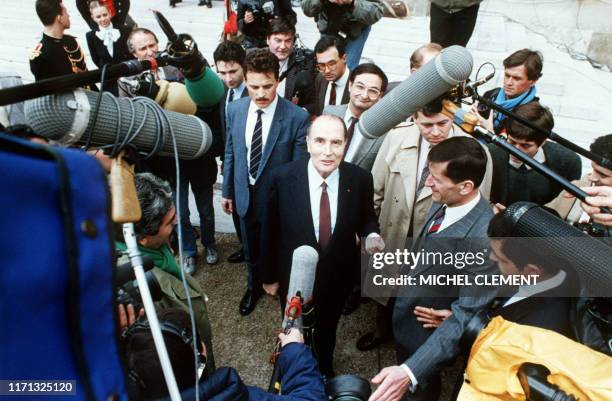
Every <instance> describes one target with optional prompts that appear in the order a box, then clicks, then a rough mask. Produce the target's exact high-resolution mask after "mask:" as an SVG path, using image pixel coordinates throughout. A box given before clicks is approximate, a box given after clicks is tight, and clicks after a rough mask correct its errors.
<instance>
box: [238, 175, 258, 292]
mask: <svg viewBox="0 0 612 401" xmlns="http://www.w3.org/2000/svg"><path fill="white" fill-rule="evenodd" d="M253 193H254V190H253V186H251V185H249V208H248V209H247V212H246V214H245V215H244V217H241V218H240V231H241V235H242V248H243V250H244V259H245V261H246V265H247V269H248V276H247V288H248V289H250V290H253V291H262V287H261V283H262V282H261V276H260V274H259V268H258V262H259V247H260V241H261V222H260V220H259V219H258V214H257V211H256V210H255V208H254V207H253Z"/></svg>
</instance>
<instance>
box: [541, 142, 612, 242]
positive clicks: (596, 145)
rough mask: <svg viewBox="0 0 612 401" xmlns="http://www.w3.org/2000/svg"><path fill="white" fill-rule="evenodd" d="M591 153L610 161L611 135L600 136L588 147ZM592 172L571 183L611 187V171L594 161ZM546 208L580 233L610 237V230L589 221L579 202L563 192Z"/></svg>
mask: <svg viewBox="0 0 612 401" xmlns="http://www.w3.org/2000/svg"><path fill="white" fill-rule="evenodd" d="M590 150H591V152H593V153H595V154H597V155H599V156H601V157H604V158H606V159H612V134H609V135H604V136H600V137H599V138H597V139H595V141H594V142H593V143H592V144H591V146H590ZM591 166H592V167H593V170H592V171H591V172H590V173H588V174H586V175H585V176H583V177H582V178H581V179H580V180H576V181H572V183H573V184H574V185H576V186H579V187H598V186H608V187H611V186H612V170H610V169H608V168H605V167H603V166H600V165H599V164H597V163H595V162H594V161H592V162H591ZM546 206H548V207H550V208H551V209H554V210H555V211H557V213H559V215H560V216H561V218H562V219H564V220H566V221H567V222H568V223H570V224H573V225H574V226H576V227H578V228H580V229H581V230H582V231H584V232H586V233H587V234H589V235H593V236H607V237H610V236H612V230H611V229H606V228H605V227H603V226H601V225H600V224H598V223H594V222H593V221H591V218H590V217H589V216H588V214H587V213H586V212H584V211H583V210H582V208H581V207H580V201H578V200H577V199H576V198H574V197H573V196H572V195H569V194H568V192H567V191H563V192H561V193H560V194H559V196H557V197H556V198H555V199H554V200H553V201H551V202H550V203H548V204H547V205H546Z"/></svg>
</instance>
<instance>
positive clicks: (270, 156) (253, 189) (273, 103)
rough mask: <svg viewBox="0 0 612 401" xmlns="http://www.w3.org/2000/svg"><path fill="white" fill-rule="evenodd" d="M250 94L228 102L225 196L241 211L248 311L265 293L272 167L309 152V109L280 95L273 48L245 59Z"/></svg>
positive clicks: (243, 308)
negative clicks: (263, 247) (264, 243)
mask: <svg viewBox="0 0 612 401" xmlns="http://www.w3.org/2000/svg"><path fill="white" fill-rule="evenodd" d="M245 76H246V83H247V90H248V91H249V96H250V97H249V98H242V99H239V100H236V101H233V102H232V103H230V104H229V105H228V107H227V142H226V144H225V157H224V176H223V195H222V199H221V206H222V207H223V210H224V211H225V212H226V213H227V214H231V213H232V211H233V210H234V208H235V209H236V211H237V212H238V216H240V223H241V233H242V236H243V238H242V245H243V248H244V252H245V259H246V262H247V267H248V269H249V275H248V282H247V284H248V287H247V291H246V293H245V294H244V296H243V297H242V301H241V302H240V313H241V314H242V315H248V314H249V313H251V311H252V310H253V308H254V307H255V304H256V302H257V300H258V298H259V296H260V295H261V293H262V289H261V284H260V277H259V272H258V267H257V266H258V253H259V252H258V251H259V248H260V231H261V221H262V213H263V210H264V208H265V205H266V202H267V196H268V193H269V191H270V181H269V178H270V171H271V170H273V169H274V168H275V167H277V166H280V165H282V164H285V163H288V162H291V161H295V160H299V159H303V158H306V157H307V156H308V153H307V152H306V130H307V129H308V124H309V118H308V113H306V112H305V111H304V110H302V109H301V108H300V107H298V106H296V105H294V104H292V103H291V102H290V101H288V100H286V99H283V98H282V97H280V96H278V95H277V94H276V88H277V86H278V76H279V73H278V59H277V58H276V56H275V55H274V54H272V53H270V51H269V50H264V49H257V50H254V51H252V52H251V53H249V54H248V55H247V57H246V60H245Z"/></svg>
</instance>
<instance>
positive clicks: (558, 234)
mask: <svg viewBox="0 0 612 401" xmlns="http://www.w3.org/2000/svg"><path fill="white" fill-rule="evenodd" d="M504 216H505V217H506V218H507V219H510V221H511V223H512V225H513V227H514V231H515V233H516V234H517V236H521V237H534V238H538V241H541V243H542V245H543V246H542V247H541V248H542V249H541V252H547V253H551V254H555V255H556V256H557V257H558V258H559V259H561V260H564V261H566V262H567V264H566V266H569V267H571V268H573V269H575V270H576V273H578V275H579V276H580V278H581V281H582V285H583V286H584V287H585V288H586V289H587V291H588V292H589V293H591V295H593V296H609V295H610V291H611V290H612V270H611V269H610V266H611V263H610V262H611V261H612V246H610V245H608V244H606V243H604V242H602V241H600V240H598V239H595V238H593V237H590V236H588V235H586V234H584V233H583V232H582V231H580V230H578V229H577V228H575V227H573V226H571V225H569V224H567V223H566V222H564V221H563V220H561V219H559V218H558V217H556V216H554V215H553V214H551V213H550V212H548V211H546V210H545V209H543V208H541V207H540V206H538V205H536V204H534V203H530V202H516V203H513V204H512V205H510V206H508V208H507V209H506V211H505V213H504ZM544 239H546V241H544ZM544 247H545V248H546V249H545V248H544ZM566 266H559V267H566Z"/></svg>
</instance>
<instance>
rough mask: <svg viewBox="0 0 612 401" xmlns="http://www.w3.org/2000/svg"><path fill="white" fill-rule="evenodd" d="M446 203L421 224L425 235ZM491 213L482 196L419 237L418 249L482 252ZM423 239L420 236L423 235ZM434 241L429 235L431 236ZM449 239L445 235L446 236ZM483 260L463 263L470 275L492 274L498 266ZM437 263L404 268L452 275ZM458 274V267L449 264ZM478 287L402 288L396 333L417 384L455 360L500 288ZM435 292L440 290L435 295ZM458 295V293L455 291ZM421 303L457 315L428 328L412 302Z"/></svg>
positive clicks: (418, 272)
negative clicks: (453, 219) (438, 228)
mask: <svg viewBox="0 0 612 401" xmlns="http://www.w3.org/2000/svg"><path fill="white" fill-rule="evenodd" d="M441 207H442V205H440V204H437V203H434V204H433V206H432V208H431V211H430V213H429V217H428V219H427V220H426V223H425V224H424V226H423V230H422V231H421V234H422V233H423V232H424V230H426V229H427V228H428V227H429V223H431V222H432V220H433V217H434V216H435V214H436V213H437V212H438V210H439V209H440V208H441ZM492 216H493V212H492V211H491V208H490V206H489V203H488V202H487V200H486V199H484V197H481V198H480V201H479V202H478V203H477V204H476V206H475V207H474V208H473V209H472V210H471V211H470V212H469V213H468V214H467V215H465V216H464V217H463V218H462V219H461V220H459V221H457V222H455V223H454V224H452V225H451V226H449V227H447V228H446V229H444V230H443V231H441V232H439V233H438V234H435V235H432V236H430V237H427V239H425V240H419V241H418V242H417V244H416V245H415V246H414V248H413V250H414V251H421V249H424V250H425V251H430V252H447V251H450V252H457V251H463V252H466V251H470V252H482V251H486V252H488V250H489V249H490V244H489V239H488V237H487V228H488V226H489V220H490V219H491V217H492ZM420 237H421V238H422V235H421V236H420ZM430 238H431V239H433V240H429V239H430ZM444 239H446V240H444ZM484 258H485V262H484V263H483V264H481V265H478V264H474V265H471V266H467V267H465V268H464V272H466V271H467V272H469V273H471V274H493V273H498V272H499V270H498V268H497V266H496V265H494V264H493V263H491V262H490V261H489V260H488V254H485V257H484ZM448 270H449V269H448V268H444V267H441V266H438V265H431V264H429V265H427V264H424V265H420V266H417V267H416V268H415V269H414V270H412V271H409V272H408V271H404V272H403V273H407V274H410V275H413V276H416V277H417V279H418V276H421V275H427V274H453V272H452V271H448ZM450 270H454V272H455V273H456V272H457V270H455V268H454V267H453V268H451V269H450ZM489 288H490V289H483V288H482V287H479V288H478V291H476V290H474V286H469V287H468V286H457V287H455V288H453V287H442V288H441V289H440V290H439V291H440V292H438V293H433V294H432V290H433V289H432V288H431V287H429V286H428V287H424V286H406V287H401V288H400V289H399V291H398V297H397V299H396V302H395V307H394V309H393V334H394V337H395V340H396V341H397V342H398V343H399V344H400V345H401V346H402V347H403V348H405V349H406V350H408V351H409V352H410V354H411V356H410V357H409V358H408V360H407V361H406V362H405V363H406V364H407V365H408V367H410V369H411V370H412V372H413V373H414V375H415V377H416V378H417V380H418V381H419V383H421V384H423V383H424V382H426V381H427V378H428V377H430V376H431V375H434V374H437V373H439V372H440V370H441V369H442V367H443V366H444V365H445V364H446V363H447V362H449V361H452V360H453V359H454V358H455V357H456V356H457V355H458V353H459V340H460V338H461V334H462V333H463V331H464V329H465V327H466V325H467V324H468V323H469V321H470V320H471V319H472V317H473V316H474V314H475V313H476V312H478V311H480V310H484V309H485V308H487V307H488V306H489V304H490V303H491V301H492V300H493V299H494V298H495V296H496V294H497V289H496V288H493V287H489ZM436 294H437V295H436ZM453 294H456V295H453ZM417 305H420V306H425V307H432V308H434V309H451V310H452V312H453V314H452V316H451V317H449V318H448V319H446V320H445V321H444V323H442V324H441V325H440V326H439V327H438V328H436V329H435V330H433V331H432V330H429V329H424V328H423V326H422V324H421V323H419V322H418V321H417V320H416V317H415V315H414V307H415V306H417Z"/></svg>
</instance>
